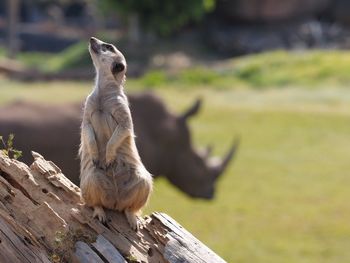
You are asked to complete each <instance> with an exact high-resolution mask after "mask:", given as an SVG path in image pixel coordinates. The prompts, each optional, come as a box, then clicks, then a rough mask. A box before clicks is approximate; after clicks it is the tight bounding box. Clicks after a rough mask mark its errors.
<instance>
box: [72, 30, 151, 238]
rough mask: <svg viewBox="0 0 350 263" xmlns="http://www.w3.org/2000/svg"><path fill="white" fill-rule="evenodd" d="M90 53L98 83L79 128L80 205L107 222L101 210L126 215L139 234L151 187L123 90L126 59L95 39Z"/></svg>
mask: <svg viewBox="0 0 350 263" xmlns="http://www.w3.org/2000/svg"><path fill="white" fill-rule="evenodd" d="M89 52H90V55H91V58H92V61H93V64H94V66H95V70H96V82H95V86H94V88H93V90H92V92H91V93H90V94H89V95H88V97H87V99H86V101H85V105H84V112H83V120H82V125H81V145H80V150H79V155H80V160H81V162H80V165H81V167H80V188H81V196H82V200H83V202H84V203H85V204H86V205H87V206H90V207H92V208H93V209H94V212H93V217H94V218H98V219H99V220H100V221H101V222H105V221H106V214H105V211H104V208H107V209H112V210H117V211H121V212H124V213H125V216H126V218H127V221H128V222H129V224H130V226H131V228H132V229H134V230H136V231H137V230H138V229H139V222H138V220H137V214H138V213H139V212H140V210H141V208H142V207H143V206H145V204H146V203H147V201H148V199H149V196H150V193H151V191H152V183H153V182H152V176H151V174H150V173H149V172H148V171H147V170H146V168H145V167H144V165H143V164H142V162H141V159H140V156H139V153H138V151H137V148H136V144H135V139H134V138H135V135H134V127H133V122H132V118H131V114H130V108H129V104H128V99H127V97H126V95H125V93H124V87H123V86H124V82H125V73H126V69H127V64H126V60H125V58H124V56H123V54H122V53H121V52H120V51H119V50H118V49H117V48H116V47H115V46H114V45H112V44H109V43H105V42H103V41H101V40H99V39H97V38H94V37H92V38H91V39H90V43H89Z"/></svg>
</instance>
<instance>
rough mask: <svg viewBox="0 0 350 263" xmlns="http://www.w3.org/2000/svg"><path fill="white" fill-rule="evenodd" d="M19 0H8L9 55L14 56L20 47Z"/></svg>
mask: <svg viewBox="0 0 350 263" xmlns="http://www.w3.org/2000/svg"><path fill="white" fill-rule="evenodd" d="M18 22H19V0H8V1H7V28H8V32H7V35H8V40H7V44H8V56H9V57H10V58H14V57H15V56H16V54H17V52H18V49H19V39H18Z"/></svg>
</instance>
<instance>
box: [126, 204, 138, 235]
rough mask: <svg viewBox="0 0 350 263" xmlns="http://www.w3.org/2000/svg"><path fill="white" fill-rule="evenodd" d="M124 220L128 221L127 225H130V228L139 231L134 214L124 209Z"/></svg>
mask: <svg viewBox="0 0 350 263" xmlns="http://www.w3.org/2000/svg"><path fill="white" fill-rule="evenodd" d="M124 213H125V216H126V219H127V220H128V223H129V225H130V227H131V228H132V229H133V230H135V231H138V230H139V229H140V223H139V222H138V220H137V216H136V215H135V213H133V212H131V211H130V210H128V209H126V210H125V211H124Z"/></svg>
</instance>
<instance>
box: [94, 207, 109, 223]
mask: <svg viewBox="0 0 350 263" xmlns="http://www.w3.org/2000/svg"><path fill="white" fill-rule="evenodd" d="M92 217H93V218H97V219H98V220H100V221H101V222H102V223H106V213H105V211H104V210H103V208H102V207H101V206H94V213H93V215H92Z"/></svg>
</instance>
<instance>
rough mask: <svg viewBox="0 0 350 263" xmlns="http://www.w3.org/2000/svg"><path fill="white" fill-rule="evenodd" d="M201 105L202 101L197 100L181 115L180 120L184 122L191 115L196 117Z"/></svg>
mask: <svg viewBox="0 0 350 263" xmlns="http://www.w3.org/2000/svg"><path fill="white" fill-rule="evenodd" d="M201 105H202V99H200V98H198V99H197V100H196V101H195V102H194V103H193V105H192V106H191V107H190V108H189V109H187V110H186V111H185V112H184V113H183V114H182V115H181V118H182V119H184V120H186V119H187V118H189V117H192V116H193V115H196V114H197V113H198V111H199V109H200V108H201Z"/></svg>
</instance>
